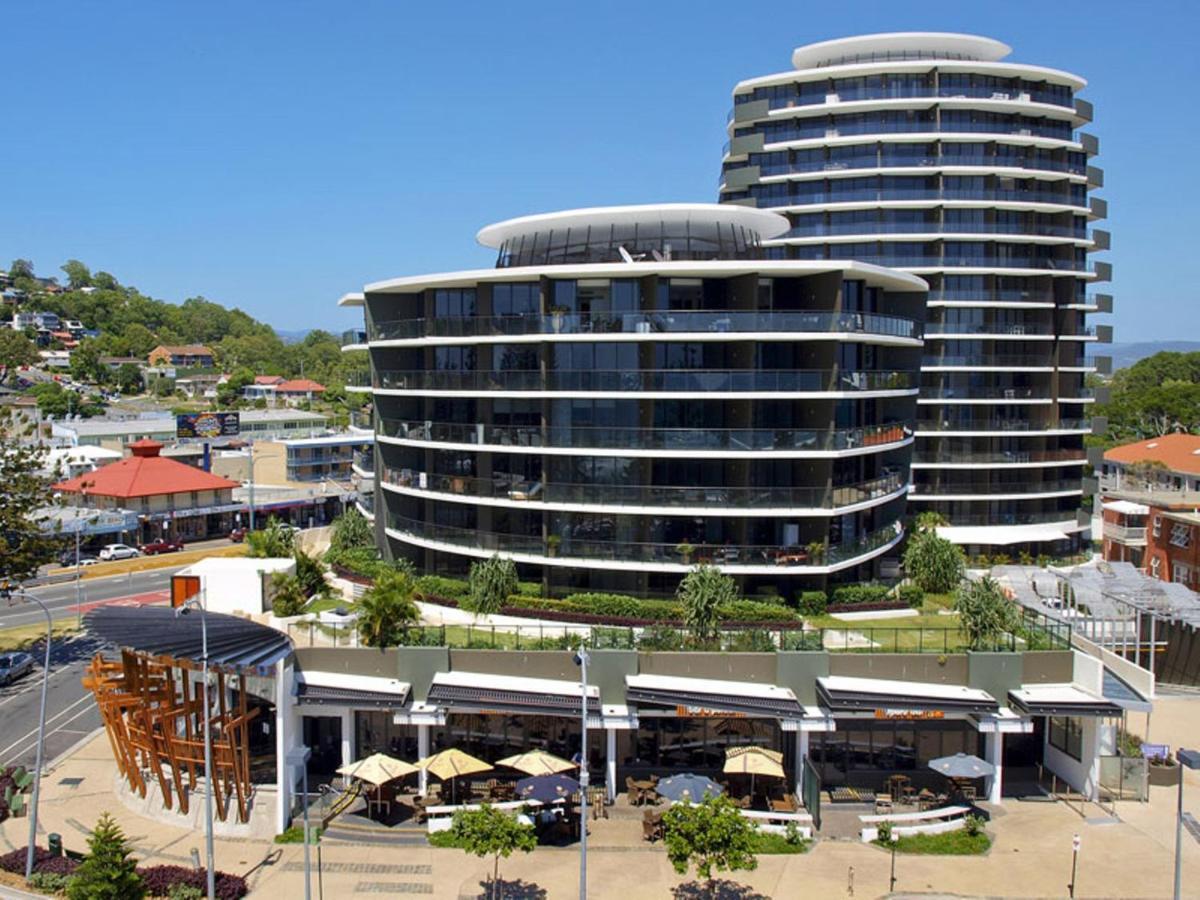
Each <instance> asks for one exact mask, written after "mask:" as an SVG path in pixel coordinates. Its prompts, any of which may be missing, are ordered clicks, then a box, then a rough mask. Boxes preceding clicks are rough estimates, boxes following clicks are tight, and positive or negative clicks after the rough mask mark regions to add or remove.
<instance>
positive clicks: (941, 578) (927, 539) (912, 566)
mask: <svg viewBox="0 0 1200 900" xmlns="http://www.w3.org/2000/svg"><path fill="white" fill-rule="evenodd" d="M983 564H984V565H985V566H986V565H987V561H986V557H984V563H983ZM965 568H966V557H965V556H964V555H963V551H962V548H961V547H959V546H958V545H957V544H952V543H951V542H950V541H948V540H946V539H945V538H944V537H940V536H938V534H937V532H935V531H918V532H917V533H916V534H913V535H911V536H910V537H909V539H908V546H907V547H905V548H904V571H905V573H906V574H907V575H908V577H909V578H911V579H912V580H913V581H914V582H915V583H916V584H919V585H920V586H921V587H922V588H923V589H924V590H925V591H927V592H928V593H931V594H944V593H947V592H948V591H952V590H954V588H956V587H957V586H958V583H959V582H960V581H962V579H963V574H964V569H965Z"/></svg>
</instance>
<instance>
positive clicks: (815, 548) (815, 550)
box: [804, 541, 825, 565]
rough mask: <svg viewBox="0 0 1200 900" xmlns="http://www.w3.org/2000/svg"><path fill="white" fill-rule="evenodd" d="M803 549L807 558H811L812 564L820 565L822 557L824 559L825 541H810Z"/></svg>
mask: <svg viewBox="0 0 1200 900" xmlns="http://www.w3.org/2000/svg"><path fill="white" fill-rule="evenodd" d="M804 549H805V550H807V551H808V556H809V559H811V560H812V562H813V564H814V565H820V564H821V563H822V562H823V561H824V559H825V542H824V541H811V542H810V543H809V544H808V546H806V547H805V548H804Z"/></svg>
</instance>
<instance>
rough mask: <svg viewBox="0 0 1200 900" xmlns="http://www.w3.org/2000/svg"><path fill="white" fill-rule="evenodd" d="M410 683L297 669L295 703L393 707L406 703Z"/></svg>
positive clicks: (410, 687)
mask: <svg viewBox="0 0 1200 900" xmlns="http://www.w3.org/2000/svg"><path fill="white" fill-rule="evenodd" d="M411 692H412V685H410V684H409V683H408V682H406V681H397V680H396V679H395V678H383V677H380V676H377V675H347V674H346V673H344V672H297V673H296V702H298V703H308V704H315V705H329V706H356V707H367V708H371V709H396V708H398V707H401V706H404V705H405V704H406V703H407V702H408V695H409V694H410V693H411Z"/></svg>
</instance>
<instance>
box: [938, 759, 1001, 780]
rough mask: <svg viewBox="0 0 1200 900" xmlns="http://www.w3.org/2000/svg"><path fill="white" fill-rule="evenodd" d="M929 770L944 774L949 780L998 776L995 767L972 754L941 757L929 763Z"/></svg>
mask: <svg viewBox="0 0 1200 900" xmlns="http://www.w3.org/2000/svg"><path fill="white" fill-rule="evenodd" d="M929 768H931V769H933V771H935V772H940V773H942V774H943V775H945V776H946V777H947V778H985V777H987V776H988V775H995V774H996V767H995V766H993V765H992V764H991V763H990V762H988V761H987V760H983V759H980V758H979V757H978V756H972V755H971V754H970V753H955V754H954V755H953V756H939V757H938V758H937V759H931V760H930V761H929Z"/></svg>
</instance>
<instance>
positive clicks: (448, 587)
mask: <svg viewBox="0 0 1200 900" xmlns="http://www.w3.org/2000/svg"><path fill="white" fill-rule="evenodd" d="M470 592H471V589H470V587H468V585H467V583H466V582H465V581H463V580H462V579H461V578H444V577H442V576H441V575H422V576H421V577H420V578H418V579H417V586H416V594H417V595H418V596H419V597H441V598H443V599H446V600H456V601H458V602H462V601H463V600H465V599H467V596H468V595H469V594H470Z"/></svg>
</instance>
